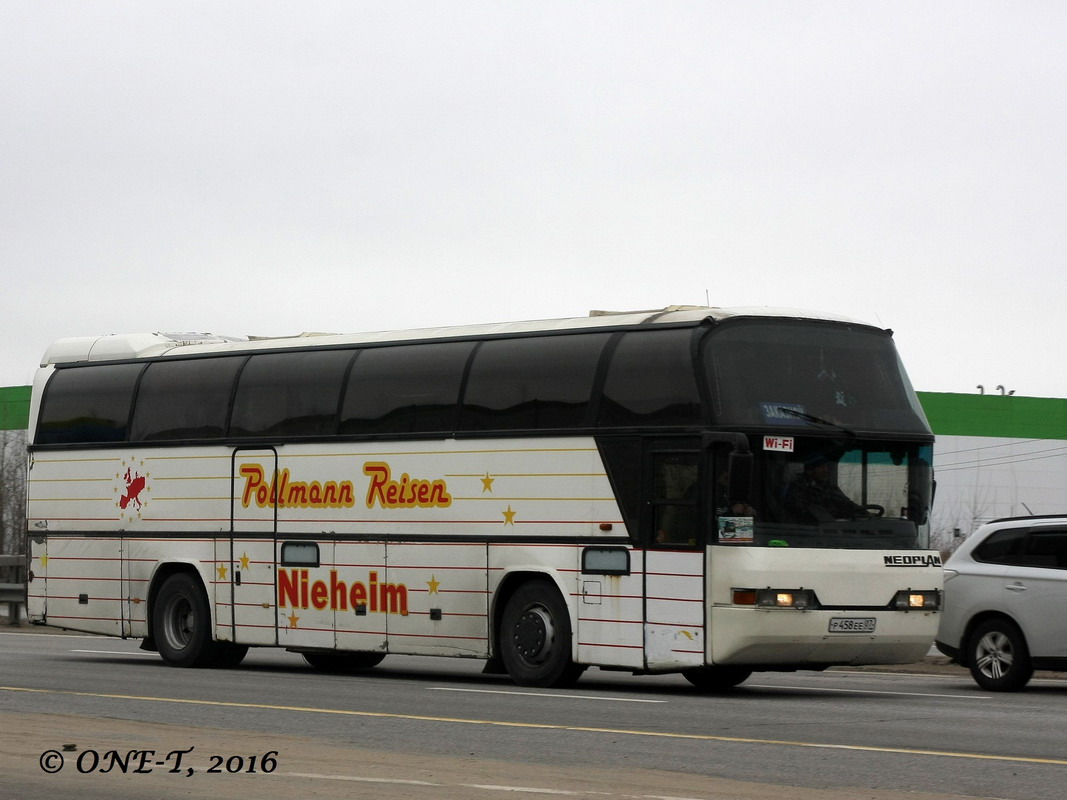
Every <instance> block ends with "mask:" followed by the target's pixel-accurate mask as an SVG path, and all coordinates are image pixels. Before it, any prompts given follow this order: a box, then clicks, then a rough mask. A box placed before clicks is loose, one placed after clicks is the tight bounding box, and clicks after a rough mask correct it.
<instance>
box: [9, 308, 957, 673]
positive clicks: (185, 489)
mask: <svg viewBox="0 0 1067 800" xmlns="http://www.w3.org/2000/svg"><path fill="white" fill-rule="evenodd" d="M891 337H892V334H891V332H889V331H884V330H881V329H878V328H875V327H870V326H868V325H865V324H862V323H859V322H856V321H852V320H848V319H844V318H840V317H832V316H827V315H812V314H802V313H799V312H791V311H784V310H783V311H776V310H767V309H745V308H738V309H719V308H703V307H699V308H694V307H678V308H669V309H663V310H661V311H655V312H635V313H623V314H611V313H601V312H594V313H593V314H591V315H590V316H589V317H588V318H577V319H560V320H549V321H539V322H520V323H511V324H499V325H484V326H472V327H462V328H448V329H436V330H411V331H395V332H387V333H371V334H363V335H332V334H331V335H305V336H299V337H293V338H286V339H280V338H279V339H258V340H255V339H253V340H234V339H229V338H226V337H215V336H208V335H187V334H141V335H129V336H103V337H97V338H77V339H64V340H60V341H58V342H56V343H55V344H54V345H53V346H52V347H50V348H49V350H48V351H47V353H46V354H45V356H44V359H43V365H42V367H41V369H40V371H39V372H38V374H37V376H36V379H35V381H34V387H33V394H32V404H31V410H30V440H31V441H30V469H29V477H28V492H27V494H28V520H29V522H28V524H29V537H30V541H31V556H32V561H31V572H32V576H31V580H30V583H29V593H28V599H29V615H30V619H31V621H32V622H34V623H38V624H44V625H52V626H57V627H61V628H66V629H71V630H78V631H89V632H93V633H102V634H110V635H114V636H121V637H124V638H127V637H134V638H140V639H143V647H145V648H147V649H155V650H158V652H159V654H160V655H161V656H162V658H163V659H164V660H165V661H166V662H167V663H169V664H172V665H175V666H234V665H236V664H237V663H239V662H240V660H241V659H242V657H243V656H244V654H245V653H246V652H247V649H248V648H249V647H282V648H285V649H287V650H290V651H294V652H297V653H301V654H303V656H304V658H305V659H306V660H307V662H308V663H309V664H311V665H312V666H314V667H317V668H321V669H332V670H356V669H365V668H368V667H372V666H374V665H376V664H378V663H379V662H380V661H381V660H382V659H383V658H384V656H385V655H387V654H390V653H400V654H426V655H435V656H442V655H452V656H462V657H469V658H479V659H485V660H486V661H487V667H486V668H487V670H489V671H501V670H506V672H507V673H508V674H509V675H510V676H511V677H512V678H513V679H514V680H515V681H516V682H518V683H519V684H523V685H530V686H561V685H565V684H567V683H569V682H572V681H574V680H575V679H576V678H577V677H578V676H579V675H580V674H581V672H582V670H584V669H585V668H586V667H589V666H597V667H600V668H601V669H609V670H624V671H630V672H634V673H668V672H676V673H681V674H682V675H684V676H685V677H686V678H688V679H689V680H690V681H691V682H692V683H693V684H694V685H696V686H698V687H702V688H708V689H716V688H724V687H729V686H734V685H737V684H738V683H740V682H741V681H743V680H745V679H746V678H747V677H748V676H749V675H750V674H751V673H752V672H753V671H756V670H795V669H824V668H826V667H829V666H831V665H849V664H888V663H904V662H912V661H917V660H920V659H921V658H922V657H923V656H924V655H925V653H926V652H927V650H928V648H929V646H930V642H931V641H932V639H933V637H934V634H935V632H936V630H937V624H938V616H939V610H940V603H941V567H940V558H939V556H938V554H937V553H936V552H932V551H930V550H928V549H927V548H928V540H929V526H928V518H929V511H930V502H931V492H932V475H931V467H930V464H931V451H932V442H933V436H932V435H931V432H930V429H929V426H928V424H927V422H926V419H925V417H924V415H923V412H922V409H921V407H920V406H919V403H918V401H917V399H916V397H915V394H914V392H913V391H912V389H911V386H910V385H909V382H908V380H907V377H906V376H905V373H904V371H903V369H902V368H901V365H900V362H899V360H898V357H897V353H896V349H895V347H894V344H893V340H892V338H891Z"/></svg>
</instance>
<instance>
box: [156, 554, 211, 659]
mask: <svg viewBox="0 0 1067 800" xmlns="http://www.w3.org/2000/svg"><path fill="white" fill-rule="evenodd" d="M152 633H153V637H154V638H155V641H156V647H157V649H158V650H159V655H160V656H162V658H163V660H164V661H166V662H167V663H168V664H170V665H171V666H172V667H204V666H210V665H211V663H212V661H213V660H214V656H215V651H214V648H213V647H212V639H211V612H210V610H209V609H208V604H207V596H206V595H205V594H204V589H203V587H202V586H201V585H200V582H199V581H198V580H197V579H196V578H194V577H193V576H192V575H190V574H188V573H186V572H179V573H177V574H175V575H171V576H170V577H169V578H167V579H166V580H165V581H164V582H163V585H162V586H161V587H160V588H159V593H158V594H157V595H156V600H155V604H154V605H153V607H152Z"/></svg>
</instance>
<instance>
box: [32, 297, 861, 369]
mask: <svg viewBox="0 0 1067 800" xmlns="http://www.w3.org/2000/svg"><path fill="white" fill-rule="evenodd" d="M736 317H761V318H783V319H811V320H822V321H830V322H842V323H849V324H853V325H863V326H866V327H871V326H869V324H868V323H865V322H861V321H860V320H857V319H853V318H849V317H844V316H840V315H835V314H826V313H823V312H813V311H801V310H798V309H789V308H771V307H757V306H744V307H734V308H715V307H709V306H668V307H666V308H661V309H654V310H647V311H591V312H589V316H588V317H568V318H562V319H548V320H528V321H523V322H502V323H489V324H480V325H463V326H454V327H440V328H413V329H410V330H395V331H376V332H370V333H353V334H337V333H301V334H297V335H293V336H277V337H266V336H221V335H216V334H210V333H133V334H109V335H106V336H78V337H71V338H65V339H59V340H57V341H56V342H54V343H53V344H51V345H50V346H49V347H48V349H47V350H46V351H45V353H44V356H43V357H42V359H41V366H42V367H46V366H49V365H51V364H69V363H74V362H80V361H112V360H121V359H130V358H151V357H156V356H164V355H179V354H180V355H194V354H203V353H222V352H231V351H247V350H270V349H281V348H290V347H306V346H308V345H312V344H314V345H317V346H325V345H345V344H371V343H386V342H402V341H415V340H427V339H445V338H463V337H471V336H473V337H478V336H507V335H509V334H521V333H539V332H562V331H581V330H589V329H595V328H626V327H631V326H638V325H684V324H690V325H696V324H699V323H700V322H703V321H704V320H710V321H713V322H721V321H724V320H727V319H732V318H736Z"/></svg>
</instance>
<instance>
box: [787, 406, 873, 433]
mask: <svg viewBox="0 0 1067 800" xmlns="http://www.w3.org/2000/svg"><path fill="white" fill-rule="evenodd" d="M778 410H779V411H780V412H782V413H783V414H786V415H787V416H790V417H796V418H797V419H802V420H804V421H805V422H811V423H813V424H815V425H826V426H827V427H830V428H836V429H837V430H839V431H842V432H843V433H847V434H848V435H849V436H851V437H852V438H853V439H855V438H856V433H855V431H852V430H849V429H848V428H846V427H845V426H844V425H838V424H837V423H836V422H831V421H830V420H828V419H823V418H822V417H816V416H815V415H814V414H806V413H804V412H803V411H797V410H796V409H795V408H790V407H789V406H778Z"/></svg>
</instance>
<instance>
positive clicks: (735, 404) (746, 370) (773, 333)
mask: <svg viewBox="0 0 1067 800" xmlns="http://www.w3.org/2000/svg"><path fill="white" fill-rule="evenodd" d="M704 359H705V367H706V369H707V371H708V375H709V378H710V383H711V385H712V387H713V391H712V394H713V408H712V412H713V414H714V416H715V421H716V422H717V423H718V424H720V425H725V426H730V427H738V428H746V427H753V426H757V427H763V426H770V427H774V428H782V427H786V428H792V429H801V428H804V427H809V428H810V427H811V426H813V425H814V426H816V427H820V426H821V427H822V428H823V429H824V430H825V429H829V428H833V427H835V426H836V427H839V428H842V429H845V430H854V431H871V432H874V431H878V432H892V433H893V434H895V435H899V434H920V435H928V434H929V427H928V425H927V423H926V417H925V415H924V414H923V411H922V407H921V406H920V405H919V401H918V399H917V397H916V396H915V392H914V391H913V390H912V387H911V384H910V382H909V381H908V378H907V375H906V374H905V372H904V369H903V367H902V366H901V363H900V360H899V358H898V356H897V351H896V347H895V345H894V344H893V339H892V338H891V336H890V335H889V333H888V332H886V331H879V330H875V329H872V328H859V327H847V326H841V325H836V324H819V323H812V322H811V321H806V322H804V321H797V320H785V319H752V320H737V321H734V322H731V323H724V324H723V325H722V326H721V327H719V328H717V329H715V330H713V331H712V333H711V335H709V336H708V338H707V344H706V347H705V351H704Z"/></svg>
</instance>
